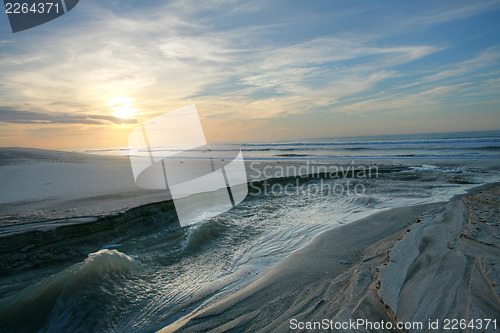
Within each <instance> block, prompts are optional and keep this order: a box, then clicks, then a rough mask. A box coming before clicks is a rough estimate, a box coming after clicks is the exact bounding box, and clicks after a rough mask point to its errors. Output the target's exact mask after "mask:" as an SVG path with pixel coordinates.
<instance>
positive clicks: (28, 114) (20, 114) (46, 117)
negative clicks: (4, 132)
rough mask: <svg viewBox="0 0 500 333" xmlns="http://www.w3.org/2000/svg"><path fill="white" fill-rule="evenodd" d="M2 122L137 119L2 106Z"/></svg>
mask: <svg viewBox="0 0 500 333" xmlns="http://www.w3.org/2000/svg"><path fill="white" fill-rule="evenodd" d="M0 122H4V123H12V124H82V125H106V124H110V123H113V124H133V123H136V122H137V120H136V119H121V118H117V117H113V116H102V115H77V114H65V113H42V112H33V111H22V110H11V109H9V108H8V107H0Z"/></svg>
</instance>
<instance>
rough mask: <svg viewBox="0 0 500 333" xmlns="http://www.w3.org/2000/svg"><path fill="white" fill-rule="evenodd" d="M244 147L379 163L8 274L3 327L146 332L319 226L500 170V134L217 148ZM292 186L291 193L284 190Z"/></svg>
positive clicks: (249, 156) (445, 191) (256, 269)
mask: <svg viewBox="0 0 500 333" xmlns="http://www.w3.org/2000/svg"><path fill="white" fill-rule="evenodd" d="M164 149H174V148H172V147H165V148H164ZM239 149H241V150H242V151H243V153H244V158H245V160H246V161H250V162H252V161H253V162H256V163H258V162H259V161H270V160H272V161H278V162H281V163H285V162H283V161H284V160H286V161H290V162H294V161H295V162H296V161H302V162H304V161H308V162H311V163H315V165H322V163H324V164H328V163H330V164H331V163H333V162H332V161H334V160H335V161H337V160H345V161H346V163H347V165H354V166H358V167H359V166H361V165H366V163H369V164H370V165H373V163H378V164H377V165H380V166H381V167H380V170H379V171H380V172H378V173H377V174H376V175H371V176H370V177H356V176H354V177H353V176H352V175H351V176H350V177H321V176H318V177H312V178H306V177H302V178H301V177H296V178H290V179H284V180H282V181H278V182H275V183H272V184H280V186H281V187H280V186H275V187H274V190H271V189H272V187H269V188H268V190H267V191H264V190H263V188H264V187H263V186H262V184H261V185H259V186H258V187H255V188H252V187H251V188H250V191H249V195H248V196H247V199H246V200H245V201H243V202H242V203H241V204H239V205H238V206H236V207H234V208H233V209H231V210H229V211H227V212H225V213H223V214H221V215H218V216H216V217H212V218H210V219H206V220H204V221H202V222H201V223H199V224H196V225H191V226H186V227H171V226H170V227H168V228H165V230H160V231H158V230H156V231H155V232H151V233H145V234H141V235H135V234H126V235H124V236H123V237H120V238H118V239H115V240H113V241H112V242H110V243H109V244H106V245H105V246H103V247H102V248H101V249H97V250H96V251H95V252H92V253H89V254H88V258H87V259H85V260H83V261H81V262H75V263H67V265H62V266H58V267H47V268H39V269H36V270H31V271H27V272H21V273H19V274H13V275H12V276H7V277H3V278H1V287H0V313H1V314H2V316H1V319H0V322H1V327H3V328H4V329H5V330H6V331H9V330H10V331H20V330H29V331H37V330H38V331H43V332H45V331H47V332H50V331H75V332H76V331H86V332H88V331H101V332H109V331H124V332H125V331H127V332H129V331H137V332H151V331H154V330H156V329H159V328H161V327H164V326H165V325H168V324H170V323H172V322H173V321H175V320H176V319H178V318H180V317H182V316H184V315H186V314H188V313H189V312H191V311H194V310H196V309H197V308H203V307H206V306H209V305H210V304H213V303H214V302H216V301H217V300H220V299H222V298H224V297H227V296H229V295H231V294H233V293H234V292H236V291H237V290H239V289H241V288H243V287H244V286H246V285H248V284H249V283H251V282H252V281H255V280H256V279H258V278H259V277H260V276H261V275H262V274H263V273H264V272H265V271H266V270H267V269H269V267H271V266H272V265H273V264H274V263H276V262H278V261H279V260H281V259H283V258H284V257H285V256H287V255H289V254H290V253H291V252H293V251H295V250H297V249H299V248H301V247H303V246H305V245H307V243H308V242H309V241H310V240H311V239H312V238H313V237H314V236H316V235H318V234H319V233H320V232H322V231H324V230H327V229H330V228H335V227H339V226H341V225H342V224H345V223H349V222H352V221H354V220H356V219H359V218H361V217H364V216H367V215H369V214H371V213H373V212H376V211H379V210H381V209H388V208H392V207H401V206H408V205H414V204H421V203H429V202H436V201H444V200H449V199H450V198H451V197H452V196H453V195H455V194H460V193H464V192H465V191H466V190H467V189H468V188H471V187H473V186H477V185H479V184H483V183H487V182H493V181H499V180H500V177H499V169H498V165H499V164H500V163H499V162H500V132H478V133H452V134H435V135H413V136H390V137H383V136H378V137H360V138H341V139H339V138H334V139H310V140H300V141H299V140H293V141H279V142H252V143H246V144H241V145H234V144H218V145H214V146H213V147H211V150H212V151H213V152H214V154H218V155H217V156H218V157H219V158H230V157H231V156H232V154H233V153H234V152H235V151H237V150H239ZM123 152H125V153H126V154H131V153H135V154H141V152H137V151H136V152H133V147H127V148H121V149H110V150H108V151H107V152H106V153H107V154H111V155H113V154H118V153H120V154H122V153H123ZM91 153H104V152H103V151H92V152H91ZM191 153H192V154H193V155H192V156H191V157H192V158H205V156H200V154H198V155H196V151H192V152H191ZM367 161H368V162H367ZM296 179H299V181H298V182H297V181H296ZM285 186H288V187H286V188H287V189H288V191H283V190H282V189H284V188H285ZM356 186H357V187H356ZM355 188H357V189H358V192H356V191H355V190H354V189H355ZM258 189H260V190H258ZM280 189H281V190H280ZM333 189H337V191H335V190H333ZM340 189H344V190H345V191H343V192H341V191H340ZM349 189H350V190H351V191H350V192H348V191H347V190H349ZM360 189H362V191H361V190H360ZM332 256H333V257H335V254H332ZM342 259H343V258H336V257H335V258H334V260H342Z"/></svg>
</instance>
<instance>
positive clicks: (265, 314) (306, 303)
mask: <svg viewBox="0 0 500 333" xmlns="http://www.w3.org/2000/svg"><path fill="white" fill-rule="evenodd" d="M499 207H500V186H498V184H497V185H496V186H494V187H493V186H492V185H488V186H483V187H481V188H478V189H475V190H473V191H471V192H470V193H469V194H468V195H464V196H461V197H456V198H454V199H452V200H451V201H449V202H445V203H435V204H426V205H419V206H413V207H406V208H396V209H391V210H386V211H383V212H380V213H376V214H374V215H371V216H369V217H367V218H364V219H362V220H358V221H356V222H353V223H350V224H347V225H344V226H341V227H339V228H336V229H331V230H329V231H326V232H324V233H322V234H320V235H319V236H318V237H316V238H315V239H314V240H313V241H312V242H311V243H310V244H309V245H308V246H306V247H305V248H302V249H300V250H298V251H295V252H294V253H292V254H291V255H290V256H288V257H287V258H285V259H284V260H282V261H281V262H279V263H278V264H276V265H275V266H274V267H273V268H272V269H271V270H270V271H269V272H268V273H267V274H266V275H265V276H263V277H262V278H260V279H259V280H257V281H256V282H255V283H253V284H251V285H249V286H248V287H246V288H244V289H242V290H240V291H238V292H237V293H235V294H234V295H232V296H230V297H228V298H225V299H223V300H221V301H219V302H218V303H216V304H214V305H212V306H210V307H208V308H206V307H203V306H200V308H198V309H195V310H194V311H192V312H191V313H190V314H188V315H186V316H185V317H183V318H180V319H179V320H178V321H176V322H174V323H173V324H171V325H169V326H167V327H165V328H164V329H162V330H161V332H172V331H182V332H192V331H214V332H223V331H228V330H235V331H248V332H255V331H263V332H285V331H289V330H290V328H291V327H292V325H291V324H292V322H291V320H292V319H293V320H296V321H293V323H295V324H296V323H298V322H303V323H306V322H310V323H314V322H321V321H322V320H323V319H328V320H333V321H334V322H349V320H351V321H356V320H358V319H364V320H369V321H371V322H381V321H382V320H383V321H384V322H392V323H394V325H396V323H397V322H409V321H413V322H422V323H423V329H419V328H415V329H409V330H408V331H410V332H419V331H427V330H428V329H427V327H426V325H427V324H428V321H429V319H431V320H433V321H435V320H439V323H440V325H441V326H440V327H441V328H442V327H443V325H444V323H445V322H444V320H445V319H466V320H468V321H470V320H471V319H475V320H476V319H482V320H484V319H497V325H498V319H499V318H500V301H499V298H498V295H499V292H500V271H499V267H500V241H499V239H500V212H499ZM339 260H341V261H342V262H339ZM346 262H347V263H346ZM497 328H498V326H497ZM341 331H352V330H350V329H347V330H341ZM354 331H356V332H370V331H374V330H373V329H369V328H367V327H357V328H356V329H355V330H354ZM375 331H400V330H396V329H394V330H387V329H386V330H375ZM482 331H486V332H494V331H496V330H495V329H494V327H493V325H490V326H489V328H488V329H486V330H485V329H484V327H483V330H482Z"/></svg>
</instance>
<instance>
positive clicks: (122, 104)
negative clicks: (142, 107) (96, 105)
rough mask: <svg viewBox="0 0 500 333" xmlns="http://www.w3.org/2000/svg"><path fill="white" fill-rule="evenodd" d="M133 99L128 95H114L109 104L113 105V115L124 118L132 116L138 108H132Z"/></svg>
mask: <svg viewBox="0 0 500 333" xmlns="http://www.w3.org/2000/svg"><path fill="white" fill-rule="evenodd" d="M132 101H133V100H132V99H130V98H126V97H121V96H117V97H113V98H111V99H110V100H109V103H108V105H110V106H112V108H111V110H112V111H113V116H114V117H117V118H122V119H129V118H132V117H133V116H134V115H135V114H136V112H137V111H139V110H138V109H133V108H132Z"/></svg>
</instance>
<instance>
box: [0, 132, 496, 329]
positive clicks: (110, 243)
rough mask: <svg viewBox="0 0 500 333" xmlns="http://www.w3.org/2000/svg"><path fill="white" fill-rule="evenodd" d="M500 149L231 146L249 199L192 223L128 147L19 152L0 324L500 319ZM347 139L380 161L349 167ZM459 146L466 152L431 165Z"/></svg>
mask: <svg viewBox="0 0 500 333" xmlns="http://www.w3.org/2000/svg"><path fill="white" fill-rule="evenodd" d="M377 140H379V139H377ZM384 140H385V139H384ZM492 140H493V141H492ZM495 140H497V138H496V137H492V138H490V137H486V138H482V137H481V138H480V139H478V138H477V137H472V138H471V139H463V138H461V139H460V140H459V141H457V140H456V139H450V142H448V141H446V140H444V141H443V140H442V139H440V140H438V141H436V140H435V139H432V140H427V141H422V139H421V138H419V139H418V140H417V141H409V140H408V139H405V140H404V141H403V143H402V144H403V145H406V146H405V147H407V148H405V149H407V150H408V147H412V146H414V147H416V148H415V149H416V150H418V151H420V152H425V156H419V155H418V154H413V151H411V149H410V150H409V151H408V152H409V153H411V154H408V155H412V156H413V157H404V158H403V157H401V156H399V155H400V150H401V149H400V148H397V147H396V148H394V146H397V145H398V143H395V142H396V141H394V139H391V140H389V141H381V140H379V141H375V142H373V141H366V142H364V141H359V139H355V140H353V141H349V142H347V143H343V142H340V143H336V142H333V143H330V142H319V143H312V144H311V143H308V142H305V143H294V144H290V143H276V144H272V146H270V145H269V144H268V143H264V144H249V145H246V146H245V145H243V146H240V147H236V148H235V149H233V148H230V149H229V148H228V146H222V147H220V149H219V150H216V149H213V151H214V153H215V154H216V158H215V159H214V163H215V165H216V166H217V167H221V166H224V167H225V166H227V165H228V163H230V162H231V157H232V156H234V155H235V152H237V151H240V150H241V151H242V152H243V156H244V157H245V168H246V173H247V180H248V184H247V185H248V194H247V196H246V198H245V200H243V201H242V202H241V203H239V204H237V205H236V206H235V207H233V208H232V209H230V210H228V211H225V212H221V213H220V214H219V215H217V216H213V217H209V218H204V220H203V221H202V222H201V223H196V224H192V225H185V226H182V225H180V223H179V218H178V215H177V213H176V207H175V204H174V201H173V200H172V199H171V195H170V193H169V192H168V190H148V189H142V188H139V187H138V186H137V184H136V183H135V179H134V176H133V174H132V170H131V167H130V161H129V159H128V156H127V155H123V156H122V155H119V154H117V152H118V151H116V150H115V151H112V153H110V154H107V155H102V154H96V153H90V154H89V153H82V152H62V151H46V150H37V149H28V148H2V149H0V157H1V158H0V161H1V163H0V171H1V173H0V174H1V178H0V183H1V185H2V186H3V188H4V189H6V190H4V192H3V194H2V196H1V197H0V199H1V201H0V208H1V210H0V220H1V225H0V239H1V242H0V286H1V287H0V311H1V312H2V313H3V314H4V316H2V318H1V319H0V325H1V327H2V330H3V331H7V332H19V331H61V330H64V331H78V330H85V331H92V332H109V331H116V332H155V331H165V332H169V331H176V330H178V331H186V332H192V331H210V330H213V331H227V330H233V331H247V332H253V331H259V330H261V331H290V330H295V329H297V330H307V329H309V328H316V329H317V331H322V330H324V329H327V330H331V331H342V332H343V331H355V332H358V331H361V332H363V331H367V332H373V331H401V330H398V329H389V328H387V326H384V327H378V328H377V329H374V328H373V327H370V326H366V325H370V324H371V325H380V323H381V321H383V322H384V323H386V324H387V323H391V324H392V325H397V323H400V322H401V323H415V325H418V323H422V325H430V323H429V320H434V321H436V320H438V321H439V325H441V328H443V327H444V326H443V325H445V322H444V321H445V320H446V319H450V320H451V319H467V320H469V321H470V320H474V324H475V323H476V321H478V320H480V319H484V320H486V319H492V320H494V319H495V318H497V317H498V313H499V312H498V311H499V307H498V285H499V281H498V280H499V278H498V274H497V267H498V264H499V263H498V258H499V255H498V246H499V243H498V237H499V234H498V222H499V217H498V207H499V203H498V197H499V196H498V191H499V189H498V179H499V178H498V170H499V166H498V159H497V158H496V156H497V154H498V150H496V149H493V148H491V147H492V146H491V145H492V144H496V143H497V141H495ZM353 142H354V143H353ZM436 142H437V143H436ZM443 142H444V143H443ZM492 142H493V143H492ZM458 143H460V144H461V145H463V146H464V147H465V148H461V147H460V146H458ZM338 145H341V146H342V145H347V146H349V147H351V146H356V151H358V150H360V149H358V148H362V149H363V150H366V153H365V155H363V156H359V153H358V152H356V154H358V155H356V156H355V157H357V158H355V157H352V156H351V157H352V159H351V158H341V157H338V156H337V157H335V158H333V157H332V156H333V155H335V154H336V152H337V150H338V149H339V148H338ZM436 145H437V146H436ZM443 145H449V146H450V147H451V146H453V147H454V148H453V149H455V151H451V150H444V149H443V148H442V146H443ZM304 146H306V148H304ZM372 146H376V148H375V149H374V150H373V152H372V150H370V149H371V148H370V147H372ZM483 146H485V147H487V148H486V149H485V148H484V147H483ZM325 147H326V148H325ZM471 147H473V148H471ZM315 149H317V151H319V153H318V155H316V156H312V154H314V152H315V151H316V150H315ZM326 149H329V150H331V151H332V154H331V155H332V156H330V155H328V153H327V152H325V150H326ZM342 149H343V148H342ZM450 149H452V148H450ZM474 149H475V150H474ZM228 150H230V151H229V153H228ZM304 150H307V151H308V152H309V153H308V154H307V156H303V155H305V154H303V152H304ZM283 151H287V152H290V151H292V152H293V153H287V154H292V155H291V156H288V157H284V156H279V157H277V155H281V154H282V153H283ZM295 152H297V154H295ZM443 152H448V153H449V154H451V155H450V156H453V157H454V158H453V159H452V158H448V157H446V156H445V157H441V158H436V156H437V155H436V156H434V155H431V153H433V154H442V153H443ZM478 152H480V155H479V154H478ZM194 153H195V154H196V151H195V152H194ZM468 154H470V155H468ZM381 156H385V157H384V158H381ZM439 156H440V155H439ZM198 159H199V160H200V162H199V163H202V164H204V163H205V164H206V160H203V157H200V156H198V157H197V156H196V155H195V159H194V160H188V159H185V160H174V161H172V163H175V164H179V166H181V167H180V170H182V169H184V168H186V167H190V168H193V169H196V166H197V163H198V162H197V160H198ZM193 161H194V162H193ZM181 162H182V163H181ZM181 164H182V165H181ZM228 174H229V177H231V173H228ZM196 204H197V201H196V200H194V205H196ZM26 316H29V317H30V320H25V318H26ZM358 320H364V321H366V322H364V324H363V325H361V324H360V326H359V327H355V328H353V326H352V323H357V321H358ZM347 323H351V325H349V326H346V327H347V328H346V327H342V326H338V325H347ZM450 324H452V323H450ZM306 325H313V326H306ZM314 325H316V326H314ZM318 325H321V326H318ZM325 325H326V326H325ZM331 325H333V326H331ZM335 325H337V326H335ZM433 325H434V322H433ZM493 325H494V324H493V323H491V324H490V326H489V328H488V329H486V328H485V327H483V330H485V331H487V332H489V331H494V330H491V328H492V327H494V326H493ZM339 327H340V328H339ZM406 331H410V332H420V331H432V330H426V328H425V327H423V328H422V329H420V328H419V327H416V326H415V327H412V328H411V329H406ZM438 331H439V330H438ZM472 331H473V330H472Z"/></svg>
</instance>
